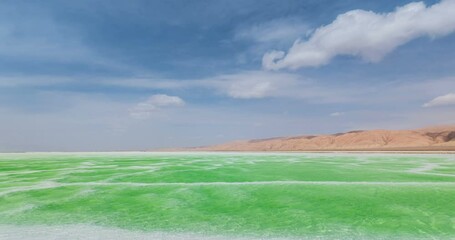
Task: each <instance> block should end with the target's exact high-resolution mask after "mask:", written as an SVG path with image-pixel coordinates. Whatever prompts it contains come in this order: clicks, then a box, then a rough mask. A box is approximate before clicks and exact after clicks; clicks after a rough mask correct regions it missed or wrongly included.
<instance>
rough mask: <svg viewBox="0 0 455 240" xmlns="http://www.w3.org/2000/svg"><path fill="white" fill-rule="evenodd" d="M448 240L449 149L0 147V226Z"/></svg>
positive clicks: (453, 183) (453, 204)
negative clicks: (4, 150)
mask: <svg viewBox="0 0 455 240" xmlns="http://www.w3.org/2000/svg"><path fill="white" fill-rule="evenodd" d="M77 224H83V225H90V226H92V225H93V226H102V227H108V228H115V229H124V230H128V231H141V232H169V233H198V234H203V235H208V236H209V235H221V236H228V237H229V236H230V237H234V236H236V237H238V236H246V237H252V238H254V237H283V238H303V237H305V238H312V237H314V238H317V237H319V238H321V237H327V238H334V237H336V238H341V239H343V238H345V239H353V238H359V239H363V238H385V239H388V238H392V237H393V238H409V239H415V238H422V239H427V238H435V239H443V238H447V239H450V238H455V156H454V155H390V154H383V155H377V154H297V153H292V154H291V153H282V154H272V153H271V154H254V153H229V154H228V153H97V154H83V153H80V154H44V153H43V154H0V225H3V226H7V227H8V226H43V225H49V226H67V225H68V226H72V225H77Z"/></svg>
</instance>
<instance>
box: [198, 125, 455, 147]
mask: <svg viewBox="0 0 455 240" xmlns="http://www.w3.org/2000/svg"><path fill="white" fill-rule="evenodd" d="M192 150H196V151H332V150H333V151H383V150H390V151H413V150H415V151H420V150H435V151H455V125H453V126H440V127H430V128H423V129H415V130H365V131H363V130H359V131H350V132H345V133H337V134H331V135H315V136H313V135H311V136H295V137H278V138H269V139H255V140H248V141H235V142H230V143H225V144H221V145H215V146H208V147H196V148H192Z"/></svg>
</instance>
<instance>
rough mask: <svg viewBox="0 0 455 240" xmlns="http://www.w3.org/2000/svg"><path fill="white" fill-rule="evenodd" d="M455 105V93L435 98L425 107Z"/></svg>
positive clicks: (424, 105)
mask: <svg viewBox="0 0 455 240" xmlns="http://www.w3.org/2000/svg"><path fill="white" fill-rule="evenodd" d="M448 105H455V93H449V94H446V95H443V96H439V97H436V98H434V99H433V100H431V101H429V102H427V103H425V104H423V107H437V106H448Z"/></svg>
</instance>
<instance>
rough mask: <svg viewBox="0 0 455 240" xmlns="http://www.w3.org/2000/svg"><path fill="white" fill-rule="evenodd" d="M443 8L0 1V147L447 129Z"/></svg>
mask: <svg viewBox="0 0 455 240" xmlns="http://www.w3.org/2000/svg"><path fill="white" fill-rule="evenodd" d="M454 12H455V1H454V0H443V1H424V2H412V1H360V0H358V1H355V0H348V1H320V0H318V1H316V0H304V1H301V0H299V1H297V0H295V1H292V0H283V1H275V0H274V1H269V0H256V1H253V0H242V1H240V0H238V1H237V0H229V1H228V0H226V1H222V0H216V1H206V0H204V1H202V0H201V1H183V0H178V1H177V0H174V1H137V0H136V1H134V0H132V1H40V2H37V1H8V0H6V1H1V2H0V131H1V132H2V134H1V136H0V151H94V150H99V151H105V150H106V151H107V150H141V149H152V148H161V147H178V146H198V145H211V144H217V143H222V142H226V141H231V140H236V139H251V138H265V137H273V136H286V135H302V134H320V133H334V132H342V131H348V130H354V129H377V128H388V129H405V128H414V127H422V126H427V125H436V124H451V123H453V119H455V111H454V110H455V67H454V66H455V34H454V32H455V14H453V13H454Z"/></svg>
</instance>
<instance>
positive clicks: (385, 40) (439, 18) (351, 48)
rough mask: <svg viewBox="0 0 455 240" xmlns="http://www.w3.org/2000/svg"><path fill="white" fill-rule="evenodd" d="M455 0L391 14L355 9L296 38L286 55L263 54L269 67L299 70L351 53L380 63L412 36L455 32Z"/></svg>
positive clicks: (415, 5)
mask: <svg viewBox="0 0 455 240" xmlns="http://www.w3.org/2000/svg"><path fill="white" fill-rule="evenodd" d="M454 9H455V0H443V1H441V2H440V3H438V4H434V5H432V6H430V7H426V6H425V4H424V3H423V2H413V3H409V4H407V5H404V6H402V7H398V8H396V10H395V11H394V12H390V13H374V12H372V11H364V10H352V11H349V12H346V13H344V14H341V15H338V17H337V18H336V19H335V21H333V22H332V23H330V24H329V25H326V26H322V27H320V28H318V29H317V30H316V31H315V32H314V33H313V34H312V35H311V36H310V38H309V39H308V40H300V39H299V40H297V41H295V42H294V45H293V46H292V47H291V48H290V49H289V51H288V52H287V54H286V53H285V52H282V51H271V52H268V53H266V54H265V55H264V56H263V67H264V68H265V69H268V70H278V69H282V68H289V69H297V68H301V67H317V66H321V65H325V64H328V63H329V62H330V60H331V59H332V58H334V57H335V56H337V55H352V56H358V57H361V58H363V59H364V60H366V61H369V62H378V61H380V60H381V59H382V58H384V56H386V55H387V54H388V53H390V52H392V51H393V50H394V49H395V48H397V47H398V46H401V45H403V44H405V43H407V42H409V41H411V40H413V39H416V38H419V37H422V36H430V37H433V38H436V37H442V36H445V35H448V34H450V33H452V32H454V31H455V14H454Z"/></svg>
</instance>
